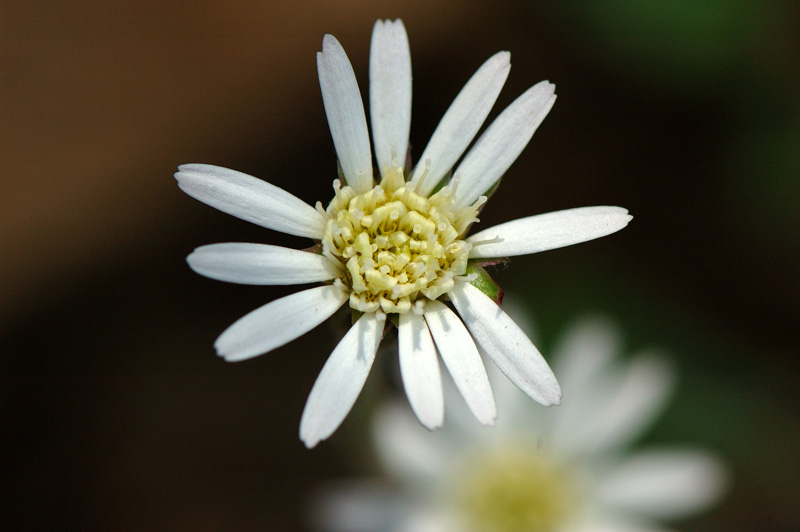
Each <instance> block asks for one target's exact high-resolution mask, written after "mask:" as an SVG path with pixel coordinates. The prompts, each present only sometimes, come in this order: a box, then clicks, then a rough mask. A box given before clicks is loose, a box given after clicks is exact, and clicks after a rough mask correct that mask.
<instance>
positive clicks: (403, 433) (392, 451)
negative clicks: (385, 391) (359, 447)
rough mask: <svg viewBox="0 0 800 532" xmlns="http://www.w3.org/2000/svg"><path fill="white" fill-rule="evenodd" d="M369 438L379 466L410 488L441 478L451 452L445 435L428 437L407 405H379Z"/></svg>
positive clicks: (396, 403)
mask: <svg viewBox="0 0 800 532" xmlns="http://www.w3.org/2000/svg"><path fill="white" fill-rule="evenodd" d="M473 425H474V423H473ZM372 434H373V438H374V441H375V449H376V451H377V453H378V457H379V458H380V460H381V465H382V466H383V467H384V469H386V470H387V471H389V473H390V474H392V475H393V476H396V477H398V478H401V479H403V480H405V481H406V482H408V483H409V484H414V483H416V484H430V483H431V482H435V481H436V480H437V479H439V478H441V476H442V475H443V474H444V470H445V468H446V467H447V461H448V460H447V459H448V456H449V454H450V452H451V451H452V449H449V448H448V445H447V441H446V434H445V432H444V431H441V432H436V433H434V434H431V433H430V432H428V431H427V430H425V429H424V428H422V427H421V426H420V424H419V423H418V422H417V420H416V418H415V417H414V416H413V415H411V412H410V411H409V410H408V407H407V406H406V405H401V404H400V403H399V402H397V401H390V402H387V403H385V404H383V405H381V406H380V408H378V411H377V414H376V416H375V423H374V425H373V428H372Z"/></svg>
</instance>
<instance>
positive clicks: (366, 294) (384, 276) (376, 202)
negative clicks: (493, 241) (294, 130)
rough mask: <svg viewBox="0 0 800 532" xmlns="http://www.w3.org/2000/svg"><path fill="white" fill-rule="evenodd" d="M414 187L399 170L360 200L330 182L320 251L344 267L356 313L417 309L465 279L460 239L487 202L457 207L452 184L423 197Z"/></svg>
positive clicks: (465, 247)
mask: <svg viewBox="0 0 800 532" xmlns="http://www.w3.org/2000/svg"><path fill="white" fill-rule="evenodd" d="M420 182H421V180H420ZM418 183H419V182H416V183H414V182H409V183H406V182H405V180H404V178H403V171H402V168H400V167H399V166H398V165H397V164H394V165H393V167H392V168H390V169H389V170H387V171H386V172H385V173H384V176H383V179H382V180H381V182H380V184H379V185H376V186H375V187H373V188H372V189H371V190H368V191H367V192H364V193H362V194H356V192H355V190H353V189H352V188H351V187H349V186H344V187H342V186H341V183H340V182H339V180H336V181H334V183H333V187H334V190H335V192H336V195H335V197H334V198H333V201H331V203H330V205H328V209H327V211H326V213H327V215H328V217H329V218H328V222H327V225H326V226H325V234H324V236H323V237H322V252H323V253H324V254H325V255H326V256H328V257H329V258H330V259H332V260H335V261H338V262H340V263H341V264H342V265H344V269H343V275H342V278H341V282H342V283H343V284H344V285H345V286H346V287H347V288H348V289H349V290H350V306H351V307H352V308H353V309H355V310H358V311H361V312H376V311H378V310H379V309H380V310H382V311H383V312H385V313H387V314H388V313H405V312H408V311H410V310H416V311H421V310H422V307H423V306H424V303H425V300H427V299H436V298H438V297H439V296H441V295H442V294H444V293H446V292H448V291H450V290H451V289H452V288H453V286H454V283H455V277H457V276H460V275H464V272H465V271H466V268H467V259H468V258H469V251H470V249H471V248H472V246H471V245H470V244H469V243H467V242H465V241H464V240H461V237H462V235H463V234H464V232H465V231H466V230H467V228H468V227H469V225H470V224H472V223H473V222H475V221H477V218H476V215H477V212H478V211H477V208H478V206H479V205H480V204H481V203H482V202H483V201H485V198H482V200H479V201H478V202H476V203H475V205H472V206H469V207H464V208H456V207H455V200H454V198H453V192H454V185H451V186H447V187H444V188H442V189H441V190H439V191H438V192H437V193H436V194H433V195H432V196H431V197H425V196H422V195H420V194H417V193H416V192H415V188H416V186H417V185H418Z"/></svg>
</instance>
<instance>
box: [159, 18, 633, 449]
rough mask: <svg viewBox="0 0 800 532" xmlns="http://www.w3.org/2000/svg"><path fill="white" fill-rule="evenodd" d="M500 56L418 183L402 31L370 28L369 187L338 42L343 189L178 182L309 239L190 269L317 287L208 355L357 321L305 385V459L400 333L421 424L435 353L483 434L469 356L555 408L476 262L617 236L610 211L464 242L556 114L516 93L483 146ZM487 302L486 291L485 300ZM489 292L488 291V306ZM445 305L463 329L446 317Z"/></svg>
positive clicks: (220, 172)
mask: <svg viewBox="0 0 800 532" xmlns="http://www.w3.org/2000/svg"><path fill="white" fill-rule="evenodd" d="M509 68H510V64H509V54H508V53H507V52H500V53H498V54H495V55H494V56H492V57H491V58H489V60H487V61H486V62H485V63H484V64H483V65H482V66H481V67H480V68H479V69H478V71H477V72H476V73H475V74H474V75H473V76H472V78H471V79H470V80H469V81H468V82H467V84H466V85H465V86H464V88H463V89H462V90H461V92H460V93H459V95H458V96H457V97H456V99H455V101H454V102H453V104H452V105H451V106H450V108H449V109H448V111H447V112H446V113H445V115H444V117H443V118H442V120H441V122H440V123H439V126H438V127H437V128H436V130H435V131H434V133H433V136H432V138H431V140H430V142H429V143H428V146H427V147H426V148H425V150H424V151H423V153H422V156H421V158H420V161H421V162H420V163H418V164H417V165H416V166H415V167H414V168H407V167H406V166H405V160H406V157H405V154H406V151H407V149H408V134H409V129H410V124H411V59H410V54H409V47H408V38H407V36H406V32H405V28H404V27H403V24H402V22H400V21H399V20H398V21H394V22H389V21H386V22H383V21H378V22H377V23H376V24H375V28H374V30H373V34H372V46H371V52H370V93H369V94H370V116H371V121H372V137H373V147H374V150H375V159H376V161H377V168H378V173H377V174H375V173H374V172H373V162H372V153H371V149H370V138H369V134H368V131H367V121H366V116H365V112H364V107H363V104H362V100H361V95H360V92H359V89H358V84H357V83H356V78H355V75H354V73H353V69H352V67H351V65H350V62H349V60H348V58H347V55H346V54H345V52H344V49H343V48H342V46H341V45H340V44H339V42H338V41H337V40H336V39H335V38H334V37H333V36H331V35H326V36H325V38H324V39H323V45H322V52H319V53H318V54H317V69H318V71H319V80H320V87H321V89H322V97H323V101H324V104H325V112H326V114H327V117H328V124H329V126H330V130H331V135H332V137H333V142H334V146H335V148H336V154H337V156H338V159H339V167H340V175H341V177H342V179H341V180H340V179H336V180H334V183H333V188H334V198H333V200H332V201H331V202H330V203H329V204H328V206H327V208H323V206H322V205H321V204H320V203H317V205H316V208H314V207H311V206H310V205H308V204H306V203H305V202H303V201H302V200H300V199H298V198H296V197H295V196H293V195H292V194H290V193H289V192H286V191H284V190H282V189H280V188H278V187H275V186H273V185H271V184H269V183H267V182H265V181H262V180H259V179H257V178H255V177H252V176H249V175H245V174H242V173H240V172H236V171H233V170H228V169H225V168H220V167H216V166H210V165H204V164H187V165H182V166H181V167H180V168H179V171H178V172H177V173H176V174H175V177H176V179H177V180H178V183H179V186H180V187H181V189H183V190H184V191H185V192H186V193H187V194H189V195H191V196H193V197H195V198H197V199H198V200H200V201H203V202H205V203H207V204H209V205H211V206H213V207H216V208H217V209H220V210H222V211H224V212H227V213H229V214H232V215H234V216H237V217H239V218H242V219H244V220H247V221H249V222H253V223H256V224H259V225H261V226H263V227H266V228H268V229H273V230H276V231H281V232H283V233H288V234H291V235H297V236H304V237H309V238H311V239H313V240H314V241H315V242H316V246H315V247H314V248H313V249H312V250H310V251H299V250H292V249H287V248H282V247H276V246H270V245H266V244H247V243H227V244H213V245H209V246H203V247H200V248H198V249H197V250H195V251H194V253H192V254H191V255H189V257H188V261H189V265H190V266H191V267H192V268H193V269H194V270H195V271H197V272H198V273H200V274H202V275H206V276H208V277H211V278H214V279H219V280H223V281H229V282H235V283H243V284H264V285H270V284H275V285H277V284H304V283H313V282H322V283H324V284H323V285H322V286H319V287H317V288H311V289H307V290H303V291H301V292H297V293H295V294H293V295H290V296H287V297H284V298H281V299H278V300H275V301H272V302H271V303H268V304H266V305H264V306H263V307H261V308H259V309H256V310H254V311H253V312H251V313H250V314H247V315H246V316H244V317H243V318H241V319H240V320H239V321H237V322H235V323H234V324H233V325H231V326H230V327H229V328H228V329H227V330H226V331H225V332H223V333H222V335H221V336H220V337H219V338H218V339H217V341H216V344H215V346H216V349H217V351H218V352H219V354H220V356H222V357H224V358H225V359H226V360H230V361H236V360H244V359H247V358H251V357H254V356H256V355H260V354H263V353H266V352H268V351H271V350H273V349H275V348H277V347H280V346H282V345H284V344H286V343H288V342H290V341H291V340H293V339H295V338H297V337H299V336H301V335H302V334H304V333H306V332H308V331H310V330H311V329H313V328H314V327H316V326H317V325H319V324H320V323H321V322H323V321H325V320H326V319H327V318H328V317H330V316H331V315H332V314H333V313H334V312H336V310H337V309H339V308H340V307H342V306H344V305H345V304H349V306H350V308H351V309H352V310H353V313H354V314H353V315H354V318H356V321H355V323H354V324H353V326H352V328H351V329H350V331H349V332H348V333H347V334H346V335H345V336H344V338H343V339H342V341H341V342H340V343H339V345H338V346H337V347H336V348H335V349H334V351H333V353H332V354H331V356H330V358H329V359H328V361H327V362H326V364H325V366H324V367H323V368H322V371H321V373H320V375H319V377H318V379H317V381H316V383H315V384H314V387H313V389H312V390H311V394H310V396H309V399H308V403H307V404H306V408H305V411H304V413H303V417H302V420H301V426H300V437H301V438H302V440H303V441H304V442H305V443H306V445H307V446H309V447H313V446H314V445H316V444H317V443H318V442H319V441H320V440H323V439H325V438H327V437H328V436H330V435H331V434H332V433H333V432H334V431H335V430H336V428H337V427H338V426H339V424H340V423H341V422H342V420H343V419H344V418H345V416H346V415H347V413H348V412H349V411H350V409H351V407H352V405H353V403H354V402H355V400H356V398H357V396H358V394H359V393H360V391H361V389H362V387H363V385H364V382H365V380H366V378H367V375H368V373H369V371H370V368H371V366H372V363H373V360H374V358H375V354H376V352H377V349H378V345H379V343H380V341H381V338H382V336H383V333H384V329H385V327H386V326H387V316H392V320H390V322H391V323H395V324H396V325H397V329H398V339H399V353H400V369H401V373H402V377H403V383H404V386H405V390H406V394H407V395H408V398H409V401H410V403H411V407H412V408H413V410H414V412H415V413H416V415H417V417H418V418H419V420H420V422H421V423H422V424H423V425H424V426H426V427H427V428H429V429H433V428H437V427H439V426H440V425H441V424H442V421H443V417H444V402H443V394H442V385H441V375H440V369H439V362H438V359H437V349H438V352H439V354H440V355H441V357H442V359H443V360H444V362H445V365H446V366H447V368H448V369H449V371H450V373H451V374H452V376H453V378H454V379H455V382H456V384H457V386H458V388H459V390H460V391H461V393H462V394H463V395H464V397H465V399H466V400H467V403H468V404H469V405H470V408H471V409H472V412H473V413H474V415H475V416H476V417H477V418H478V420H479V421H480V422H481V423H483V424H491V423H493V421H494V419H495V417H496V410H495V404H494V399H493V396H492V391H491V388H490V385H489V381H488V379H487V377H486V371H485V369H484V366H483V363H482V361H481V357H480V355H479V352H478V346H480V348H481V349H482V350H483V351H485V352H486V353H487V354H488V355H489V356H490V357H491V358H492V360H493V361H494V362H495V364H497V365H498V367H500V369H501V370H502V371H503V372H504V373H505V374H506V375H507V376H508V378H509V379H511V380H512V381H513V382H514V383H515V384H516V385H517V386H519V387H520V388H521V389H522V390H524V391H525V392H526V393H527V394H528V395H529V396H531V397H532V398H533V399H535V400H536V401H538V402H540V403H542V404H546V405H552V404H558V403H559V401H560V398H561V392H560V389H559V386H558V382H557V381H556V379H555V377H554V375H553V373H552V371H551V370H550V368H549V366H548V365H547V363H546V362H545V360H544V358H542V356H541V354H540V353H539V352H538V351H537V350H536V348H535V347H534V346H533V344H532V343H531V342H530V340H528V338H527V337H526V336H525V334H524V333H523V332H522V331H521V330H520V329H519V327H517V326H516V325H515V324H514V322H513V321H512V320H511V319H510V318H509V317H508V316H507V315H506V314H505V312H503V311H502V310H501V309H500V307H499V306H498V304H497V303H496V302H495V301H493V299H492V298H490V297H489V296H487V295H486V293H484V291H486V290H485V287H486V286H491V285H492V283H491V281H490V280H488V277H487V276H486V274H485V272H483V270H482V269H481V268H480V264H481V261H486V260H487V259H495V258H499V257H509V256H514V255H522V254H527V253H535V252H538V251H544V250H547V249H553V248H558V247H562V246H567V245H570V244H576V243H578V242H584V241H586V240H591V239H593V238H598V237H601V236H604V235H607V234H610V233H613V232H615V231H618V230H619V229H622V228H623V227H625V225H627V223H628V221H629V220H630V216H629V215H628V214H627V211H626V210H625V209H622V208H619V207H586V208H579V209H570V210H565V211H558V212H553V213H549V214H543V215H539V216H531V217H529V218H522V219H518V220H514V221H512V222H508V223H505V224H501V225H498V226H495V227H492V228H489V229H484V230H483V231H481V232H479V233H477V234H473V235H472V236H467V232H468V230H469V228H470V226H471V225H472V224H473V223H475V222H477V221H478V218H477V216H478V212H479V210H480V207H481V206H482V205H483V203H484V202H485V201H486V194H487V193H488V192H489V191H491V190H493V189H494V187H495V186H496V185H497V183H498V181H499V179H500V177H501V176H502V175H503V173H504V172H505V171H506V170H507V169H508V167H509V166H510V165H511V163H512V162H513V161H514V160H515V159H516V158H517V156H518V155H519V153H520V152H521V151H522V149H523V148H524V147H525V146H526V145H527V143H528V141H529V140H530V138H531V136H532V135H533V133H534V131H535V130H536V128H537V127H538V126H539V124H540V123H541V122H542V120H543V119H544V117H545V115H546V114H547V113H548V111H549V110H550V108H551V107H552V105H553V103H554V101H555V94H554V86H553V85H552V84H550V83H548V82H546V81H543V82H541V83H538V84H536V85H534V86H533V87H531V88H530V89H528V90H527V91H526V92H524V93H523V94H522V95H521V96H520V97H519V98H517V99H516V100H515V101H514V102H513V103H512V104H511V105H509V106H508V108H506V109H505V110H504V111H503V112H502V113H501V114H500V115H499V116H498V117H497V118H496V119H495V120H494V122H493V123H492V124H491V125H490V126H489V128H487V130H486V131H485V132H484V133H483V134H482V135H481V137H480V138H479V139H478V140H477V142H476V143H475V145H474V146H473V147H472V149H470V150H469V152H468V153H467V154H466V155H465V156H464V157H463V160H461V162H460V164H458V166H457V167H456V168H455V171H454V172H452V178H449V177H448V176H449V174H450V172H451V170H452V169H453V167H454V165H455V164H456V162H457V161H458V160H459V159H460V158H461V157H462V155H463V154H464V152H465V151H466V149H467V147H468V146H469V145H470V143H471V142H472V140H473V138H474V137H475V135H476V134H477V132H478V130H479V129H480V127H481V125H482V124H483V122H484V120H485V119H486V117H487V115H488V114H489V111H490V110H491V108H492V106H493V104H494V102H495V100H496V98H497V96H498V94H499V92H500V89H501V88H502V86H503V84H504V82H505V79H506V77H507V76H508V72H509ZM478 287H482V288H484V291H482V290H481V289H480V288H478ZM489 292H491V291H489ZM448 301H449V302H451V303H452V305H453V306H454V307H455V310H456V311H458V313H459V314H460V318H459V316H457V315H456V314H455V313H454V312H453V310H451V308H450V307H449V306H448V305H447V304H446V302H448Z"/></svg>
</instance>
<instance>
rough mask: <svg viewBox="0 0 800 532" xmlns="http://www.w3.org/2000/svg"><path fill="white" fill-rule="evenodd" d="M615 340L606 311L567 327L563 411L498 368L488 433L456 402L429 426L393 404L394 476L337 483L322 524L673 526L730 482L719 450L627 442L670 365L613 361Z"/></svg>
mask: <svg viewBox="0 0 800 532" xmlns="http://www.w3.org/2000/svg"><path fill="white" fill-rule="evenodd" d="M618 347H619V345H618V339H617V335H616V331H615V330H614V329H613V327H611V326H609V324H608V323H606V322H603V321H599V320H591V321H584V322H583V323H581V324H580V325H577V326H575V327H573V328H572V329H571V330H570V331H569V333H568V334H567V336H566V338H565V339H564V341H563V342H562V343H561V347H560V349H558V350H557V352H556V355H555V356H554V358H553V361H554V367H555V369H556V372H557V373H558V375H559V380H560V381H561V385H562V386H563V388H564V391H565V393H566V399H565V401H564V404H563V405H562V406H561V407H560V408H558V409H547V410H544V409H532V408H530V405H529V402H528V401H527V400H526V398H525V397H524V396H523V395H522V394H521V393H520V392H519V390H516V389H515V388H514V387H513V386H511V385H510V384H509V383H508V381H506V380H504V379H498V380H495V379H494V378H493V379H492V382H493V384H494V385H495V395H496V397H497V405H498V407H499V408H500V409H501V411H500V416H499V418H498V420H497V425H496V427H494V428H493V429H492V430H487V429H486V428H484V427H480V426H478V425H477V424H475V423H472V422H470V420H469V415H468V414H466V412H465V409H464V408H463V405H461V404H457V405H456V406H457V408H451V409H448V415H449V414H453V418H452V419H449V420H448V424H447V426H446V427H445V428H444V429H443V430H441V431H440V432H438V433H437V434H434V435H431V434H427V433H426V432H425V431H424V430H422V429H421V428H420V427H419V426H418V424H417V423H415V422H414V419H413V418H412V417H411V416H410V415H409V414H408V412H407V410H405V409H403V408H400V407H399V406H398V405H396V404H394V403H392V404H389V405H386V406H384V407H383V408H381V409H379V410H378V412H377V415H376V423H375V425H374V427H373V429H374V430H373V435H374V439H375V442H376V448H377V451H378V456H379V458H380V462H381V464H382V466H383V469H384V470H385V471H386V472H387V473H388V474H389V475H390V477H391V478H392V479H393V480H394V483H393V484H389V483H387V482H385V481H383V482H381V481H379V480H363V481H344V482H338V483H335V484H334V485H333V486H329V488H328V489H326V490H325V491H324V492H323V493H322V494H321V495H320V497H319V498H318V499H317V501H316V504H315V505H314V507H313V508H312V511H313V515H314V519H313V520H314V524H316V526H317V528H319V529H320V530H324V531H325V532H345V531H347V532H423V531H424V532H452V531H454V530H458V531H461V532H520V531H525V532H655V531H661V532H666V531H667V530H668V529H667V528H664V527H663V525H661V524H660V523H659V522H660V521H662V520H677V519H681V518H685V517H688V516H691V515H694V514H696V513H698V512H700V511H702V510H704V509H707V508H709V507H710V506H711V505H713V504H714V503H716V502H717V501H718V500H719V499H720V498H721V496H722V495H723V493H724V491H725V485H726V477H727V475H726V469H725V467H724V466H723V464H722V463H721V461H720V460H719V459H718V458H717V457H716V456H714V455H713V454H711V453H709V452H705V451H701V450H698V449H694V448H690V447H686V446H681V447H668V446H658V447H651V448H649V449H644V450H638V451H633V452H631V451H630V449H629V447H630V444H631V443H632V442H633V441H634V440H635V439H636V438H637V437H639V436H640V435H641V434H642V433H643V432H644V431H645V430H646V429H647V428H648V427H650V425H651V423H652V422H653V421H654V420H655V419H656V418H657V417H658V415H659V414H660V413H661V411H662V410H663V409H664V407H665V406H666V404H667V403H668V401H669V399H670V397H671V395H672V392H673V389H674V383H675V375H674V371H673V368H672V366H671V365H670V364H669V362H668V359H666V358H665V357H663V356H661V355H658V354H656V353H653V352H641V353H639V354H637V355H635V356H633V357H631V358H630V359H629V360H626V361H625V362H621V361H620V360H618V359H617V360H615V358H616V353H617V351H618ZM495 376H496V375H494V374H492V377H495ZM446 389H447V390H448V391H451V390H452V387H446ZM455 402H456V403H458V401H455ZM458 407H460V408H458Z"/></svg>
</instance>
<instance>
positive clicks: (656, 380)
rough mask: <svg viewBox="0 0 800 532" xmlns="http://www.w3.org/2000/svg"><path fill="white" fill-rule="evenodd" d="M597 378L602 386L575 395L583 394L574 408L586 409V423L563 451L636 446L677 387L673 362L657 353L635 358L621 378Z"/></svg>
mask: <svg viewBox="0 0 800 532" xmlns="http://www.w3.org/2000/svg"><path fill="white" fill-rule="evenodd" d="M596 378H597V379H598V380H599V383H598V384H599V385H591V384H590V385H588V386H586V387H585V388H583V389H582V390H581V391H580V392H577V393H576V392H575V391H573V393H574V394H575V395H578V394H580V396H579V397H576V401H575V405H574V407H575V408H581V407H582V408H584V409H585V411H584V412H583V415H582V416H580V417H581V418H582V420H583V422H582V423H576V425H575V426H573V427H571V428H570V431H569V435H568V436H567V435H565V438H564V441H562V442H561V446H562V447H565V448H566V447H573V448H575V450H576V452H580V453H600V452H606V451H608V450H610V449H613V448H617V447H621V446H623V445H626V444H628V443H630V442H632V441H633V440H635V439H636V438H637V437H639V436H640V435H641V434H642V433H643V432H644V431H645V430H646V429H647V428H649V427H650V425H651V424H652V422H653V421H654V420H655V419H656V417H657V416H658V415H659V414H660V413H661V412H662V411H663V409H664V407H665V406H666V404H667V402H668V401H669V398H670V396H671V395H672V391H673V389H674V386H675V370H674V369H673V367H672V365H671V364H670V363H669V359H667V358H666V357H663V356H659V355H656V354H654V353H648V354H645V355H640V356H637V357H635V358H634V359H633V360H631V362H629V363H628V364H627V365H626V367H625V368H624V370H622V371H621V372H620V373H619V374H616V373H614V374H612V375H611V376H610V377H609V376H603V375H598V376H597V377H596ZM565 406H566V405H565ZM572 406H573V405H570V407H572ZM576 421H580V420H576Z"/></svg>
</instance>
